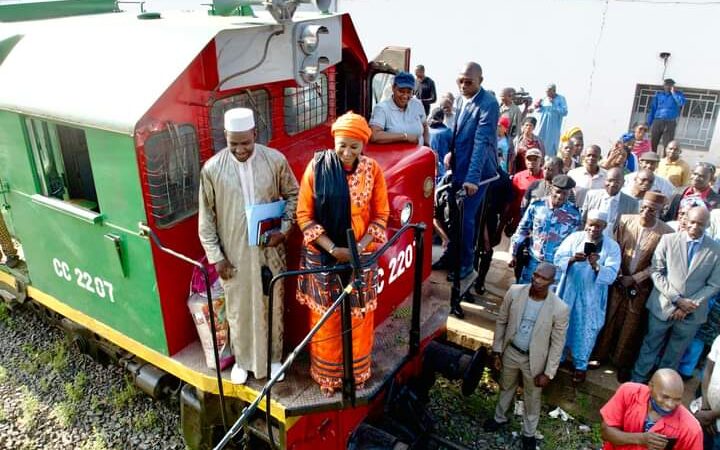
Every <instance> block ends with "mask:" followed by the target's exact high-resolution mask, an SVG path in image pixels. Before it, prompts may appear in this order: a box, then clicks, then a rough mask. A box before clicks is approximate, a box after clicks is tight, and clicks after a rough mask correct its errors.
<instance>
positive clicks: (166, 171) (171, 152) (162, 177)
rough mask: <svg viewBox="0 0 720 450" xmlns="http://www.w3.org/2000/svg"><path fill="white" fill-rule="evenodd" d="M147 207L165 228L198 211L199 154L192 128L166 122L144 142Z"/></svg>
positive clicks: (195, 134) (195, 133)
mask: <svg viewBox="0 0 720 450" xmlns="http://www.w3.org/2000/svg"><path fill="white" fill-rule="evenodd" d="M145 171H146V173H147V183H148V193H149V195H150V210H151V214H152V216H153V218H154V219H155V224H156V225H157V226H158V227H159V228H168V227H170V226H171V225H173V224H175V223H177V222H178V221H180V220H182V219H184V218H186V217H188V216H191V215H193V214H195V213H196V212H197V210H198V190H199V182H200V155H199V152H198V139H197V132H196V131H195V127H193V126H192V125H189V124H183V125H176V124H172V123H169V124H168V126H167V128H166V129H165V130H163V131H160V132H157V133H155V134H153V135H152V136H150V137H149V138H148V139H147V140H146V141H145Z"/></svg>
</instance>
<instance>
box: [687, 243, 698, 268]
mask: <svg viewBox="0 0 720 450" xmlns="http://www.w3.org/2000/svg"><path fill="white" fill-rule="evenodd" d="M697 244H698V242H697V241H690V242H688V253H687V263H688V267H690V264H692V260H693V257H694V256H695V250H696V248H697Z"/></svg>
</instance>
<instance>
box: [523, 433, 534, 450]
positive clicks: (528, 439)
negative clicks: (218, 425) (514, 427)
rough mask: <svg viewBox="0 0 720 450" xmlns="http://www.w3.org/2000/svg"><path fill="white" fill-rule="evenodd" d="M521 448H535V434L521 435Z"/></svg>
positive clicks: (526, 449)
mask: <svg viewBox="0 0 720 450" xmlns="http://www.w3.org/2000/svg"><path fill="white" fill-rule="evenodd" d="M522 448H523V450H535V449H536V448H537V440H536V439H535V436H523V437H522Z"/></svg>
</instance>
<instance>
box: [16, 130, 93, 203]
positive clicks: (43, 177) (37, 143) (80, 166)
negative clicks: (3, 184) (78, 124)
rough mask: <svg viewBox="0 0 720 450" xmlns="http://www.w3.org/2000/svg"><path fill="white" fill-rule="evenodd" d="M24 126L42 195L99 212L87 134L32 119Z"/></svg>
mask: <svg viewBox="0 0 720 450" xmlns="http://www.w3.org/2000/svg"><path fill="white" fill-rule="evenodd" d="M25 125H26V127H27V132H28V138H29V141H30V146H31V150H32V160H33V166H34V170H35V175H36V178H37V181H38V185H39V190H40V193H41V194H42V195H44V196H45V197H50V198H55V199H58V200H63V201H66V202H68V203H71V204H73V205H74V206H79V207H81V208H85V209H88V210H91V211H95V212H98V213H99V212H100V206H99V205H98V199H97V193H96V191H95V180H94V179H93V173H92V167H91V165H90V154H89V153H88V145H87V139H86V137H85V131H83V130H82V129H80V128H75V127H70V126H66V125H60V124H54V123H50V122H47V121H44V120H40V119H34V118H29V117H27V118H25Z"/></svg>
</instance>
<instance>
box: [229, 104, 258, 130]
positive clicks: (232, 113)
mask: <svg viewBox="0 0 720 450" xmlns="http://www.w3.org/2000/svg"><path fill="white" fill-rule="evenodd" d="M253 128H255V118H254V117H253V111H252V109H248V108H234V109H230V110H228V111H226V112H225V131H239V132H242V131H249V130H252V129H253Z"/></svg>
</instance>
